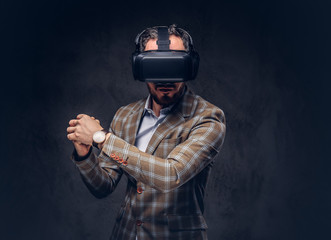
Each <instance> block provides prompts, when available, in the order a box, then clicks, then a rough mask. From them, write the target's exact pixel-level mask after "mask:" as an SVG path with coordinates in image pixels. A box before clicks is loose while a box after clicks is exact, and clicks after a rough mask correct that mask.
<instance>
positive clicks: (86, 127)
mask: <svg viewBox="0 0 331 240" xmlns="http://www.w3.org/2000/svg"><path fill="white" fill-rule="evenodd" d="M102 129H103V128H102V127H101V125H100V121H99V120H98V119H95V118H94V117H90V116H88V115H86V114H79V115H77V118H76V119H71V120H70V121H69V127H68V128H67V133H68V135H67V137H68V139H69V140H71V141H72V142H73V143H74V146H75V148H76V151H77V154H78V155H79V156H85V155H86V154H87V153H88V152H89V150H90V147H91V145H92V143H93V134H94V133H95V132H97V131H100V130H102Z"/></svg>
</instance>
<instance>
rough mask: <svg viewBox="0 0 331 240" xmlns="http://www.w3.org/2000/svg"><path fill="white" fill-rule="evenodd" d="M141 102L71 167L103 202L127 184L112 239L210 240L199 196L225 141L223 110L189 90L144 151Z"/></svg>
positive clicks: (121, 112) (123, 110) (130, 107)
mask: <svg viewBox="0 0 331 240" xmlns="http://www.w3.org/2000/svg"><path fill="white" fill-rule="evenodd" d="M145 102H146V99H143V100H140V101H138V102H135V103H132V104H129V105H127V106H125V107H121V108H120V109H119V110H118V111H117V113H116V114H115V116H114V118H113V121H112V123H111V125H110V129H109V130H110V131H111V132H112V134H111V135H110V137H109V138H108V140H107V141H106V143H105V144H104V147H103V149H102V151H101V153H100V155H99V156H98V158H97V157H96V156H95V155H94V154H93V153H92V154H90V156H89V157H88V158H87V159H85V160H83V161H75V163H76V166H77V167H78V169H79V171H80V173H81V175H82V177H83V180H84V182H85V184H86V185H87V187H88V188H89V190H90V191H91V192H92V193H93V194H94V195H95V196H96V197H100V198H101V197H105V196H107V195H108V194H110V193H111V192H112V191H114V189H115V188H116V186H117V183H118V182H119V181H120V179H121V176H122V175H123V174H125V175H126V176H127V177H128V179H129V181H128V185H127V191H126V196H125V200H124V203H123V205H122V207H121V209H120V211H119V213H118V215H117V217H116V224H115V227H114V229H113V233H112V236H111V239H114V240H119V239H125V240H134V239H135V238H136V236H137V238H138V239H143V240H148V239H207V234H206V229H207V224H206V222H205V219H204V217H203V216H202V214H203V211H204V205H203V197H204V191H205V187H206V184H207V180H208V176H209V173H210V170H211V167H212V165H213V159H214V157H215V155H216V154H217V153H218V152H219V151H220V149H221V146H222V144H223V140H224V137H225V117H224V114H223V111H222V110H221V109H219V108H217V107H216V106H214V105H212V104H210V103H209V102H207V101H205V100H204V99H202V98H201V97H199V96H197V95H195V94H193V93H192V92H191V91H190V90H187V91H186V93H185V94H184V96H183V98H182V99H181V100H180V101H179V102H178V103H177V104H176V105H175V106H174V107H173V109H172V111H171V112H170V113H169V114H168V115H167V117H166V118H165V120H164V121H163V122H162V123H161V124H160V126H159V127H158V128H157V129H156V131H155V133H154V134H153V136H152V138H151V140H150V142H149V144H148V146H147V149H146V152H142V151H139V149H138V148H137V147H135V146H134V143H135V137H136V134H137V131H138V127H139V123H140V120H141V116H142V114H143V111H144V105H145Z"/></svg>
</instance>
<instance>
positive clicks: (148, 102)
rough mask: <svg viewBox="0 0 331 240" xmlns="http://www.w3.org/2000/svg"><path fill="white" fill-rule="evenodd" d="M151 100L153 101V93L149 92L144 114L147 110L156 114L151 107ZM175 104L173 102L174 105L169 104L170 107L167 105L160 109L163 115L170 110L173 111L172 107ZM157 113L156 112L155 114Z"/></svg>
mask: <svg viewBox="0 0 331 240" xmlns="http://www.w3.org/2000/svg"><path fill="white" fill-rule="evenodd" d="M151 101H152V98H151V95H150V94H149V95H148V97H147V100H146V103H145V108H144V114H145V113H146V111H147V112H149V113H153V114H154V111H153V109H152V108H151V105H152V104H151ZM174 105H175V104H172V105H170V106H168V107H166V108H162V109H161V110H160V114H162V115H167V114H168V113H169V112H170V111H171V109H172V107H173V106H174ZM154 115H155V114H154Z"/></svg>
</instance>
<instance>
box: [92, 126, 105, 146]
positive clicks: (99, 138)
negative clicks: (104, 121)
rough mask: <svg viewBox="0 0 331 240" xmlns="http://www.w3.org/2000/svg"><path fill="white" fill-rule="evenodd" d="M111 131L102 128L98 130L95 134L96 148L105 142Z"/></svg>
mask: <svg viewBox="0 0 331 240" xmlns="http://www.w3.org/2000/svg"><path fill="white" fill-rule="evenodd" d="M107 133H109V131H107V130H105V129H102V130H100V131H96V132H95V133H94V134H93V146H94V147H96V148H99V146H98V145H99V144H100V143H103V142H104V141H105V140H106V135H107Z"/></svg>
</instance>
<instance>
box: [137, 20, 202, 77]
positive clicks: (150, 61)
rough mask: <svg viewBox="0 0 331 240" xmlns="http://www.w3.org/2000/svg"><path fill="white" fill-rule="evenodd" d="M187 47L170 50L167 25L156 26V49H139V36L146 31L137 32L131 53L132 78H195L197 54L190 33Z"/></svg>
mask: <svg viewBox="0 0 331 240" xmlns="http://www.w3.org/2000/svg"><path fill="white" fill-rule="evenodd" d="M177 30H179V31H182V32H185V33H186V34H187V35H188V37H189V49H188V51H183V50H171V49H169V45H170V40H169V33H168V27H167V26H158V27H157V31H158V40H157V45H158V49H157V50H150V51H140V38H141V35H142V34H143V33H144V32H145V31H146V30H144V31H142V32H141V33H139V34H138V35H137V37H136V39H135V45H136V50H135V52H134V53H132V72H133V76H134V79H136V80H139V81H143V82H145V81H146V82H163V83H164V82H183V81H189V80H193V79H195V78H196V76H197V74H198V69H199V61H200V58H199V54H198V53H197V52H196V51H195V50H194V46H193V40H192V37H191V36H190V34H189V33H188V32H187V31H185V30H183V29H181V28H177Z"/></svg>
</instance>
